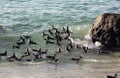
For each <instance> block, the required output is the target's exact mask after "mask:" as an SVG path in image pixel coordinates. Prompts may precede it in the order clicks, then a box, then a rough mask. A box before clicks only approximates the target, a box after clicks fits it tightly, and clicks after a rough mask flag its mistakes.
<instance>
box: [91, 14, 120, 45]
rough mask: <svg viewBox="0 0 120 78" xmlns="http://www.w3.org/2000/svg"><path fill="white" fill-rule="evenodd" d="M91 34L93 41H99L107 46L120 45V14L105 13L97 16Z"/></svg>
mask: <svg viewBox="0 0 120 78" xmlns="http://www.w3.org/2000/svg"><path fill="white" fill-rule="evenodd" d="M90 35H91V37H92V40H93V42H95V41H99V42H101V43H102V44H103V45H105V46H106V47H119V46H120V14H112V13H105V14H102V15H100V16H98V17H97V18H96V20H95V21H94V23H93V26H92V29H91V32H90Z"/></svg>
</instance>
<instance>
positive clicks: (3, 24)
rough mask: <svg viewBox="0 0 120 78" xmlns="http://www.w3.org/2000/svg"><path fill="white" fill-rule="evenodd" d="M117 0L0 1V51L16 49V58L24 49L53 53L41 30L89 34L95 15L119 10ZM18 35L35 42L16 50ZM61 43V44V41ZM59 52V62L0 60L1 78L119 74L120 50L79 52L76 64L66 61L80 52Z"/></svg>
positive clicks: (81, 77) (79, 35) (77, 35)
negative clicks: (26, 36) (111, 51)
mask: <svg viewBox="0 0 120 78" xmlns="http://www.w3.org/2000/svg"><path fill="white" fill-rule="evenodd" d="M119 7H120V0H111V1H110V0H0V53H2V52H4V51H5V50H7V51H8V56H9V55H12V53H13V52H16V54H17V56H18V57H19V56H20V55H21V54H22V53H23V52H25V51H26V49H27V48H35V49H37V48H39V47H41V48H42V49H43V50H44V49H46V48H48V49H49V54H52V53H54V51H56V48H58V47H59V46H56V45H46V44H45V42H44V40H43V38H42V32H43V31H47V30H48V29H49V28H51V26H55V27H56V28H58V29H59V30H61V29H62V27H67V26H69V28H70V30H71V31H72V34H73V37H74V38H77V39H81V40H83V39H84V36H85V35H87V34H88V33H89V30H90V28H91V26H92V23H93V21H94V20H95V18H96V17H97V16H98V15H100V14H102V13H120V9H119ZM21 35H30V36H32V39H33V40H35V41H36V42H37V43H39V45H32V46H29V45H28V44H25V45H23V46H21V48H20V50H17V49H12V45H13V44H15V42H16V41H17V40H18V39H19V36H21ZM63 44H65V43H64V42H63ZM62 48H63V54H61V55H59V56H58V57H57V58H59V59H60V63H59V64H57V65H56V64H49V63H48V62H47V61H48V60H46V59H45V60H40V61H39V62H25V61H24V60H23V61H22V62H12V63H10V62H8V61H7V60H6V59H5V58H2V60H1V61H0V75H1V76H2V77H3V78H48V77H49V78H102V77H103V78H104V77H106V75H107V74H110V75H113V74H114V73H118V74H120V71H119V70H118V69H120V58H119V57H120V53H119V52H115V53H110V54H109V55H106V54H102V55H98V54H97V53H96V52H94V51H90V53H88V54H82V55H83V56H84V59H83V60H82V61H81V62H80V63H76V62H74V61H71V60H69V59H70V58H71V56H79V55H80V54H81V51H79V50H74V51H73V52H71V53H68V52H67V51H65V50H64V47H62Z"/></svg>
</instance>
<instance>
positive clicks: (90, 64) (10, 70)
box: [0, 52, 120, 78]
mask: <svg viewBox="0 0 120 78" xmlns="http://www.w3.org/2000/svg"><path fill="white" fill-rule="evenodd" d="M88 55H89V53H88ZM88 55H86V58H84V59H83V60H81V61H80V62H79V63H76V62H74V61H69V62H63V61H62V60H60V63H58V64H49V63H48V62H46V61H42V62H24V63H20V62H11V63H1V64H0V76H1V77H2V78H106V76H107V75H114V74H115V73H118V78H120V57H119V55H120V53H119V52H116V53H113V54H110V55H104V54H101V55H98V54H96V55H94V54H93V55H92V54H91V55H89V56H88ZM93 56H94V57H93ZM98 56H99V57H98Z"/></svg>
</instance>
